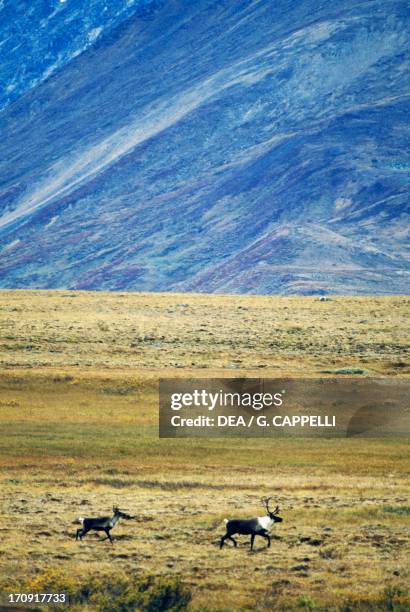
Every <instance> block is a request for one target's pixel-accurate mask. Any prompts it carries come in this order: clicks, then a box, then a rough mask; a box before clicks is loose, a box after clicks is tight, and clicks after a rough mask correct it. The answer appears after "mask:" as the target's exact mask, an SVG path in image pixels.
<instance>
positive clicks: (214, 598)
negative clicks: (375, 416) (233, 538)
mask: <svg viewBox="0 0 410 612" xmlns="http://www.w3.org/2000/svg"><path fill="white" fill-rule="evenodd" d="M408 305H409V300H408V299H407V298H404V297H386V298H373V297H372V298H365V297H358V298H353V297H345V298H341V297H338V298H334V299H332V300H330V301H325V302H321V301H319V300H318V298H314V297H311V298H308V297H306V298H296V297H255V296H247V297H244V296H215V295H214V296H209V295H186V294H185V295H177V294H133V293H129V294H128V293H121V294H118V293H116V294H109V293H89V292H72V291H31V292H30V291H2V292H1V293H0V365H1V376H0V423H1V429H0V483H1V485H0V536H1V537H0V539H1V548H0V587H1V589H3V591H13V590H17V591H19V590H26V591H27V590H31V591H33V590H37V591H39V590H45V589H51V588H54V589H65V590H67V591H68V592H69V593H71V594H72V595H73V599H72V602H73V604H72V606H71V608H72V609H75V608H76V606H77V603H76V602H80V601H81V602H82V604H80V603H78V607H81V606H82V607H83V609H84V608H89V609H101V610H105V609H106V610H110V609H111V610H115V609H122V610H128V609H133V607H134V608H135V607H137V608H138V607H140V609H147V610H148V609H149V610H165V609H175V610H177V609H183V608H184V607H185V606H186V605H188V607H189V609H191V610H209V611H210V610H246V609H254V610H293V609H317V610H335V611H341V610H344V611H345V612H347V611H350V610H369V611H370V610H397V611H398V610H403V611H404V610H408V609H410V599H409V593H408V590H406V588H407V587H406V585H408V584H409V582H410V576H409V574H410V571H409V570H410V568H409V558H410V554H409V553H410V533H409V516H410V500H409V474H410V457H409V445H408V440H405V439H400V440H399V439H397V440H392V439H342V440H340V439H339V440H330V439H316V440H312V439H293V440H289V439H275V440H269V439H266V438H265V439H246V440H244V439H241V440H239V439H225V440H224V439H200V440H198V439H197V440H195V439H176V440H171V439H162V440H160V439H159V438H158V379H159V378H160V377H163V376H166V377H173V376H175V377H177V376H181V377H182V376H183V377H188V376H195V377H212V376H221V377H234V376H252V377H261V376H263V377H272V378H274V377H285V376H303V377H326V376H330V375H332V376H334V375H336V376H343V372H349V373H353V374H354V375H357V376H361V377H363V376H374V375H377V376H379V375H382V376H395V377H408V376H409V372H410V369H409V362H408V338H407V337H406V331H405V330H406V329H407V326H408ZM267 495H272V496H273V500H272V502H273V503H274V504H275V505H276V504H279V506H280V507H281V516H282V517H283V519H284V521H283V523H281V524H277V525H275V527H274V529H273V532H272V536H273V537H272V546H271V548H270V549H266V543H265V541H264V540H262V539H260V541H258V538H257V540H256V542H255V544H256V546H255V550H254V552H253V553H251V552H250V550H249V538H248V537H243V536H239V537H238V540H239V545H238V547H237V548H236V549H234V548H233V547H231V546H230V545H229V544H227V545H225V547H224V548H223V550H219V548H218V544H219V539H220V537H221V535H222V534H223V533H224V524H223V519H224V518H225V517H228V518H229V517H231V518H242V517H243V518H246V517H252V516H254V515H261V514H262V513H263V508H262V506H261V503H260V498H261V497H262V496H267ZM113 505H118V506H119V507H120V509H122V510H125V511H127V512H129V513H130V514H132V515H133V516H135V518H134V519H133V520H131V521H122V522H120V523H118V525H117V526H116V527H115V528H114V530H113V531H112V536H113V538H114V545H113V546H111V545H110V544H109V542H107V541H101V540H102V538H101V536H99V535H97V534H93V533H89V534H87V535H86V537H85V538H84V540H83V541H82V542H77V541H75V539H74V535H75V532H76V530H77V528H78V527H79V524H78V523H76V520H77V518H78V517H79V516H98V515H106V514H109V513H110V511H111V508H112V506H113ZM147 577H148V578H147ZM147 579H148V580H151V581H157V583H158V584H159V585H160V586H159V587H158V589H157V590H158V593H159V592H160V594H159V595H158V593H157V595H155V593H154V595H155V596H153V597H152V598H151V600H150V601H149V602H148V603H147V601H145V603H141V604H136V603H135V602H136V601H140V600H139V599H138V597H142V595H141V592H140V591H142V590H143V589H142V587H141V584H142V583H141V580H142V581H143V580H147ZM167 580H168V581H169V580H171V582H170V583H167V582H166V581H167ZM172 580H176V581H180V583H181V584H182V586H183V589H185V591H183V592H182V595H181V593H180V592H179V591H178V588H179V587H178V588H177V587H176V586H175V585H177V584H179V582H174V583H173V582H172ZM161 581H163V582H161ZM90 585H91V586H90ZM92 585H94V586H92ZM107 585H108V586H107ZM133 585H137V586H136V587H135V588H136V590H137V591H138V589H140V591H139V592H138V593H137V595H135V593H134V594H133V591H132V588H133ZM138 585H139V586H138ZM161 585H162V586H161ZM164 585H165V586H164ZM167 585H168V586H167ZM169 585H171V586H169ZM168 587H169V588H168ZM171 587H172V588H171ZM93 588H94V591H93ZM144 588H145V587H144ZM110 589H111V592H110ZM161 589H162V590H161ZM167 589H168V590H167ZM172 589H173V591H172ZM148 590H149V589H148ZM171 591H172V592H171ZM144 593H145V591H144ZM170 593H171V594H170ZM172 593H173V595H172ZM186 593H188V594H189V595H188V596H187V595H186ZM134 595H135V596H134ZM155 597H157V598H156V599H155ZM141 601H142V600H141ZM114 602H121V607H120V604H119V603H118V605H117V604H115V603H114ZM116 606H117V608H116ZM144 606H145V607H144Z"/></svg>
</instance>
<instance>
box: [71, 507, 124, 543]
mask: <svg viewBox="0 0 410 612" xmlns="http://www.w3.org/2000/svg"><path fill="white" fill-rule="evenodd" d="M112 510H113V516H102V517H100V518H80V519H79V520H80V522H81V523H82V524H83V526H82V527H81V528H80V529H77V533H76V536H75V539H76V540H78V538H80V540H82V539H83V537H84V536H85V534H86V533H88V532H89V531H93V530H94V531H104V532H105V534H106V535H107V537H106V538H104V539H105V540H109V541H110V542H111V544H112V543H113V541H112V538H111V535H110V531H111V529H112V528H113V527H114V526H115V525H116V524H117V523H118V521H119V520H120V519H121V518H123V519H127V520H130V519H132V518H133V517H132V516H130V515H129V514H126V513H125V512H121V510H119V508H117V506H114V507H113V509H112Z"/></svg>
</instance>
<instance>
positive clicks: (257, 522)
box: [220, 497, 283, 550]
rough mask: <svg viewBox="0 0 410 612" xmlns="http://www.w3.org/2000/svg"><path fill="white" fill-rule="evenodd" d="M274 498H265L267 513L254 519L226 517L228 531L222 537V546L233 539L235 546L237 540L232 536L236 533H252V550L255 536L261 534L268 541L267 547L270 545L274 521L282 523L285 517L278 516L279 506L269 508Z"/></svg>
mask: <svg viewBox="0 0 410 612" xmlns="http://www.w3.org/2000/svg"><path fill="white" fill-rule="evenodd" d="M271 499H272V498H271V497H266V498H263V499H262V500H261V501H262V504H263V505H264V506H265V509H266V515H265V516H259V517H257V518H252V519H232V520H228V519H225V524H226V533H225V535H224V536H222V538H221V544H220V548H222V547H223V545H224V543H225V540H231V541H232V542H233V543H234V545H235V546H237V542H236V540H235V539H234V538H233V537H232V536H233V535H235V534H239V535H250V536H251V550H253V543H254V541H255V536H257V535H258V536H261V537H262V538H265V540H267V541H268V545H267V548H269V547H270V537H269V531H270V530H271V528H272V526H273V525H274V523H281V522H282V521H283V519H282V518H281V517H280V516H278V513H279V506H276V508H275V509H274V510H273V511H271V510H270V509H269V502H270V500H271Z"/></svg>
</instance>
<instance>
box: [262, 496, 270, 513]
mask: <svg viewBox="0 0 410 612" xmlns="http://www.w3.org/2000/svg"><path fill="white" fill-rule="evenodd" d="M271 499H272V498H271V497H262V500H261V501H262V504H263V505H264V506H265V507H266V510H267V511H268V512H269V502H270V500H271Z"/></svg>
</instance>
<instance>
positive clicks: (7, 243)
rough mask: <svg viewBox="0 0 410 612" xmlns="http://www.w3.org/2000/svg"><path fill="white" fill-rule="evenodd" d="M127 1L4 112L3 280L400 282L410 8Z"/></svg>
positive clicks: (253, 286) (345, 285)
mask: <svg viewBox="0 0 410 612" xmlns="http://www.w3.org/2000/svg"><path fill="white" fill-rule="evenodd" d="M74 6H75V5H74ZM133 11H134V12H133V13H132V14H131V15H128V14H125V15H122V16H121V19H120V18H118V19H120V20H121V23H120V24H119V25H117V23H116V22H115V20H114V21H110V22H109V26H106V27H104V25H101V26H98V25H96V24H97V21H98V20H95V21H94V22H93V24H92V25H93V29H95V28H96V27H100V28H101V30H100V31H99V36H98V37H97V39H96V40H95V41H94V42H93V43H92V44H90V45H88V47H87V48H86V49H85V50H84V49H83V47H82V46H80V49H81V51H79V53H78V54H77V53H76V52H71V53H74V55H73V56H70V58H69V59H67V61H64V62H63V63H62V65H61V66H60V67H59V68H58V69H56V71H55V72H54V73H53V74H52V75H51V76H50V77H49V78H47V79H46V80H44V81H42V82H39V83H38V84H36V85H34V86H33V87H31V88H29V89H28V90H27V91H25V93H24V94H23V95H21V96H19V97H18V99H17V100H16V101H14V102H13V103H10V104H8V105H7V106H6V107H5V108H4V110H3V112H2V114H1V115H0V131H1V136H2V138H1V141H0V160H1V161H0V213H1V217H0V241H1V245H2V251H1V253H0V277H1V280H0V284H1V286H3V287H39V288H41V287H71V288H82V289H118V290H119V289H130V290H131V289H134V290H194V291H211V292H225V291H227V292H233V293H236V292H250V293H308V294H309V293H326V292H330V293H332V292H333V293H345V292H347V293H403V292H406V291H407V290H408V285H407V282H408V281H407V279H408V256H407V255H408V254H407V251H406V244H407V224H408V216H407V214H408V169H409V162H408V158H407V157H406V155H407V150H408V113H409V95H408V91H409V70H408V66H409V58H408V51H407V49H409V48H410V46H409V44H408V43H409V41H408V38H407V36H406V32H407V25H408V15H409V11H408V5H407V3H404V2H400V1H395V0H393V1H390V2H385V1H383V2H382V1H377V0H376V1H374V2H369V1H357V2H353V3H352V2H350V1H344V2H343V1H342V2H340V3H338V4H337V5H335V6H333V5H330V6H329V4H328V3H320V2H316V1H315V2H313V0H312V1H308V0H304V1H303V2H301V3H289V2H287V1H285V0H279V1H277V2H274V3H273V2H270V1H269V0H254V1H250V0H247V1H243V0H239V1H237V2H235V3H233V2H230V1H228V0H223V1H219V2H216V1H211V0H199V1H198V2H195V3H190V2H188V1H187V0H185V1H182V0H181V1H172V0H171V1H169V2H166V1H163V2H159V1H158V2H152V3H148V4H147V3H144V4H141V6H140V7H139V9H138V10H137V6H136V5H134V7H133ZM0 14H1V13H0ZM66 27H68V28H69V26H66ZM61 29H62V31H64V24H62V25H61ZM22 87H23V85H22Z"/></svg>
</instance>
